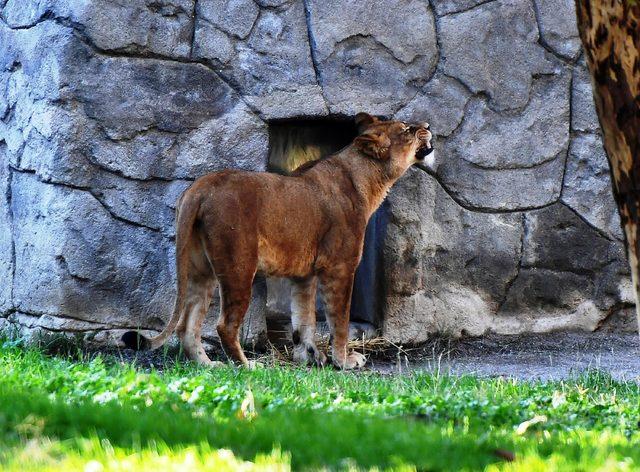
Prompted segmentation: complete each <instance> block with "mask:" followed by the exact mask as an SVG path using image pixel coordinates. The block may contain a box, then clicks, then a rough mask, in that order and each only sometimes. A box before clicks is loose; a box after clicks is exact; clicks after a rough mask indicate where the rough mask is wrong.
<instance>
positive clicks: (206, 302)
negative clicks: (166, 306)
mask: <svg viewBox="0 0 640 472" xmlns="http://www.w3.org/2000/svg"><path fill="white" fill-rule="evenodd" d="M190 282H191V283H190V286H189V291H188V300H187V303H186V304H185V309H184V311H183V313H182V316H181V319H180V323H179V324H178V328H177V333H178V336H179V338H180V341H181V343H182V347H183V349H184V351H185V354H186V355H187V357H188V358H189V359H191V360H193V361H195V362H197V363H198V364H202V365H214V364H215V363H214V362H213V361H212V360H211V359H209V356H207V353H206V352H205V350H204V346H203V345H202V325H203V323H204V319H205V317H206V316H207V312H208V311H209V307H210V305H211V299H212V298H213V293H214V291H215V288H216V286H217V280H216V278H215V277H214V276H210V277H206V278H201V279H200V280H198V281H197V282H193V281H190Z"/></svg>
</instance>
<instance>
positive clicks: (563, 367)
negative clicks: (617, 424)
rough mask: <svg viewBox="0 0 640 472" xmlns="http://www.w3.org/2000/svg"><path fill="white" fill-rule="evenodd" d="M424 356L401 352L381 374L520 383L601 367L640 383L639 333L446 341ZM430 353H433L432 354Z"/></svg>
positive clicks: (424, 351) (424, 348) (379, 365)
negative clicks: (419, 372) (420, 372)
mask: <svg viewBox="0 0 640 472" xmlns="http://www.w3.org/2000/svg"><path fill="white" fill-rule="evenodd" d="M420 349H421V350H422V353H421V354H418V355H415V354H416V353H412V352H411V351H408V353H407V354H408V355H407V357H408V358H409V362H408V364H407V359H405V358H404V355H403V354H402V353H400V355H399V356H397V359H396V361H395V362H394V363H391V362H389V361H388V360H387V361H383V362H380V361H378V362H376V360H375V359H373V364H372V368H374V369H375V370H380V371H382V372H393V371H395V372H398V371H406V370H407V367H408V368H410V369H426V370H430V371H436V370H438V369H439V370H440V371H441V372H450V373H454V374H462V373H469V374H476V375H480V376H504V377H514V378H518V379H544V380H551V379H563V378H567V377H569V376H572V375H575V374H578V373H580V372H582V371H584V370H587V369H599V370H602V371H605V372H608V373H610V374H611V375H612V376H613V377H614V378H616V379H620V380H640V339H639V337H638V335H637V334H635V333H611V332H595V333H583V332H577V333H548V334H527V335H521V336H495V335H489V336H483V337H481V338H471V339H463V340H457V341H442V340H440V341H439V342H438V343H433V344H432V346H431V348H430V346H429V345H428V344H427V345H425V346H422V347H421V348H420ZM429 349H431V353H429Z"/></svg>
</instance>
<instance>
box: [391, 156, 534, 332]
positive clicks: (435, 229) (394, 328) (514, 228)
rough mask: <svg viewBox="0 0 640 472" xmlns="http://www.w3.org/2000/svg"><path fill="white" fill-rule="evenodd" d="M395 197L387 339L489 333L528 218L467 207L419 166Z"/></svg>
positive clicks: (393, 193) (398, 186)
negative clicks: (484, 211)
mask: <svg viewBox="0 0 640 472" xmlns="http://www.w3.org/2000/svg"><path fill="white" fill-rule="evenodd" d="M388 198H389V203H390V213H391V215H390V218H389V224H388V227H387V237H386V239H385V245H384V267H385V277H386V279H387V284H386V293H385V300H386V304H385V311H384V325H383V334H384V335H385V337H389V338H390V339H392V340H395V341H400V342H419V341H424V340H426V339H427V336H428V335H429V334H430V333H434V332H446V333H449V334H451V335H456V336H459V335H461V334H465V333H466V334H472V335H480V334H482V333H484V332H485V331H486V330H488V329H489V328H490V327H491V324H492V317H493V314H494V313H495V311H496V310H497V307H498V305H499V302H500V300H501V298H502V297H503V296H504V293H505V292H506V290H507V287H508V285H509V283H510V280H511V279H512V278H513V277H514V276H515V275H516V273H517V267H518V261H519V258H520V251H521V239H522V232H523V227H522V216H521V215H520V214H516V213H511V214H503V215H500V214H488V213H477V212H472V211H468V210H465V209H464V208H462V207H460V206H459V205H458V204H456V203H455V202H454V201H453V200H452V199H451V198H450V197H449V196H448V195H447V193H446V192H445V191H444V190H443V189H442V187H440V185H439V184H438V183H437V181H436V180H435V179H433V178H432V177H430V176H428V175H427V174H426V173H425V172H423V171H420V170H417V169H415V170H413V169H412V170H410V171H409V172H408V174H407V175H405V176H404V177H403V178H402V179H401V181H400V182H399V183H398V184H396V186H395V187H394V188H393V190H392V191H391V193H390V194H389V197H388Z"/></svg>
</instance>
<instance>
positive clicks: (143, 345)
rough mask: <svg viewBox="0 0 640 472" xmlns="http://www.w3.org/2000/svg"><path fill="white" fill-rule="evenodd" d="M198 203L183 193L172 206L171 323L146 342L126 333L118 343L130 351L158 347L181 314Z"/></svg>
mask: <svg viewBox="0 0 640 472" xmlns="http://www.w3.org/2000/svg"><path fill="white" fill-rule="evenodd" d="M199 207H200V202H199V201H198V200H197V199H194V198H190V195H189V191H188V190H187V191H186V192H185V193H183V194H182V196H181V197H180V199H179V200H178V205H177V206H176V272H177V274H176V275H177V290H176V303H175V306H174V308H173V314H172V315H171V319H170V320H169V322H168V323H167V325H166V326H165V327H164V329H163V330H162V332H161V333H160V334H158V335H157V336H154V337H153V338H146V337H144V336H143V335H142V334H140V333H139V332H137V331H127V332H126V333H124V335H123V336H122V342H123V343H124V345H125V346H126V347H128V348H130V349H135V350H151V349H157V348H159V347H160V346H162V345H163V344H164V343H165V342H166V341H167V339H168V338H169V336H171V334H172V333H173V332H174V330H175V329H176V326H177V325H178V321H180V315H181V314H182V312H183V311H184V304H185V300H186V295H187V293H186V292H187V284H188V270H189V267H188V265H189V254H187V251H188V248H189V241H190V240H191V237H192V235H193V229H194V225H195V222H196V218H197V215H198V209H199Z"/></svg>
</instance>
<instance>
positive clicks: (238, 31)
mask: <svg viewBox="0 0 640 472" xmlns="http://www.w3.org/2000/svg"><path fill="white" fill-rule="evenodd" d="M196 9H197V15H198V21H203V22H205V23H210V24H211V25H213V26H215V27H216V28H217V29H220V30H222V31H224V32H225V33H227V34H230V35H232V36H234V37H236V38H238V39H244V38H246V37H247V36H248V35H249V33H250V32H251V28H253V25H254V24H255V22H256V19H257V18H258V13H259V12H260V9H259V7H258V5H256V4H255V2H253V0H231V1H228V0H200V1H198V3H197V6H196Z"/></svg>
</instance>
